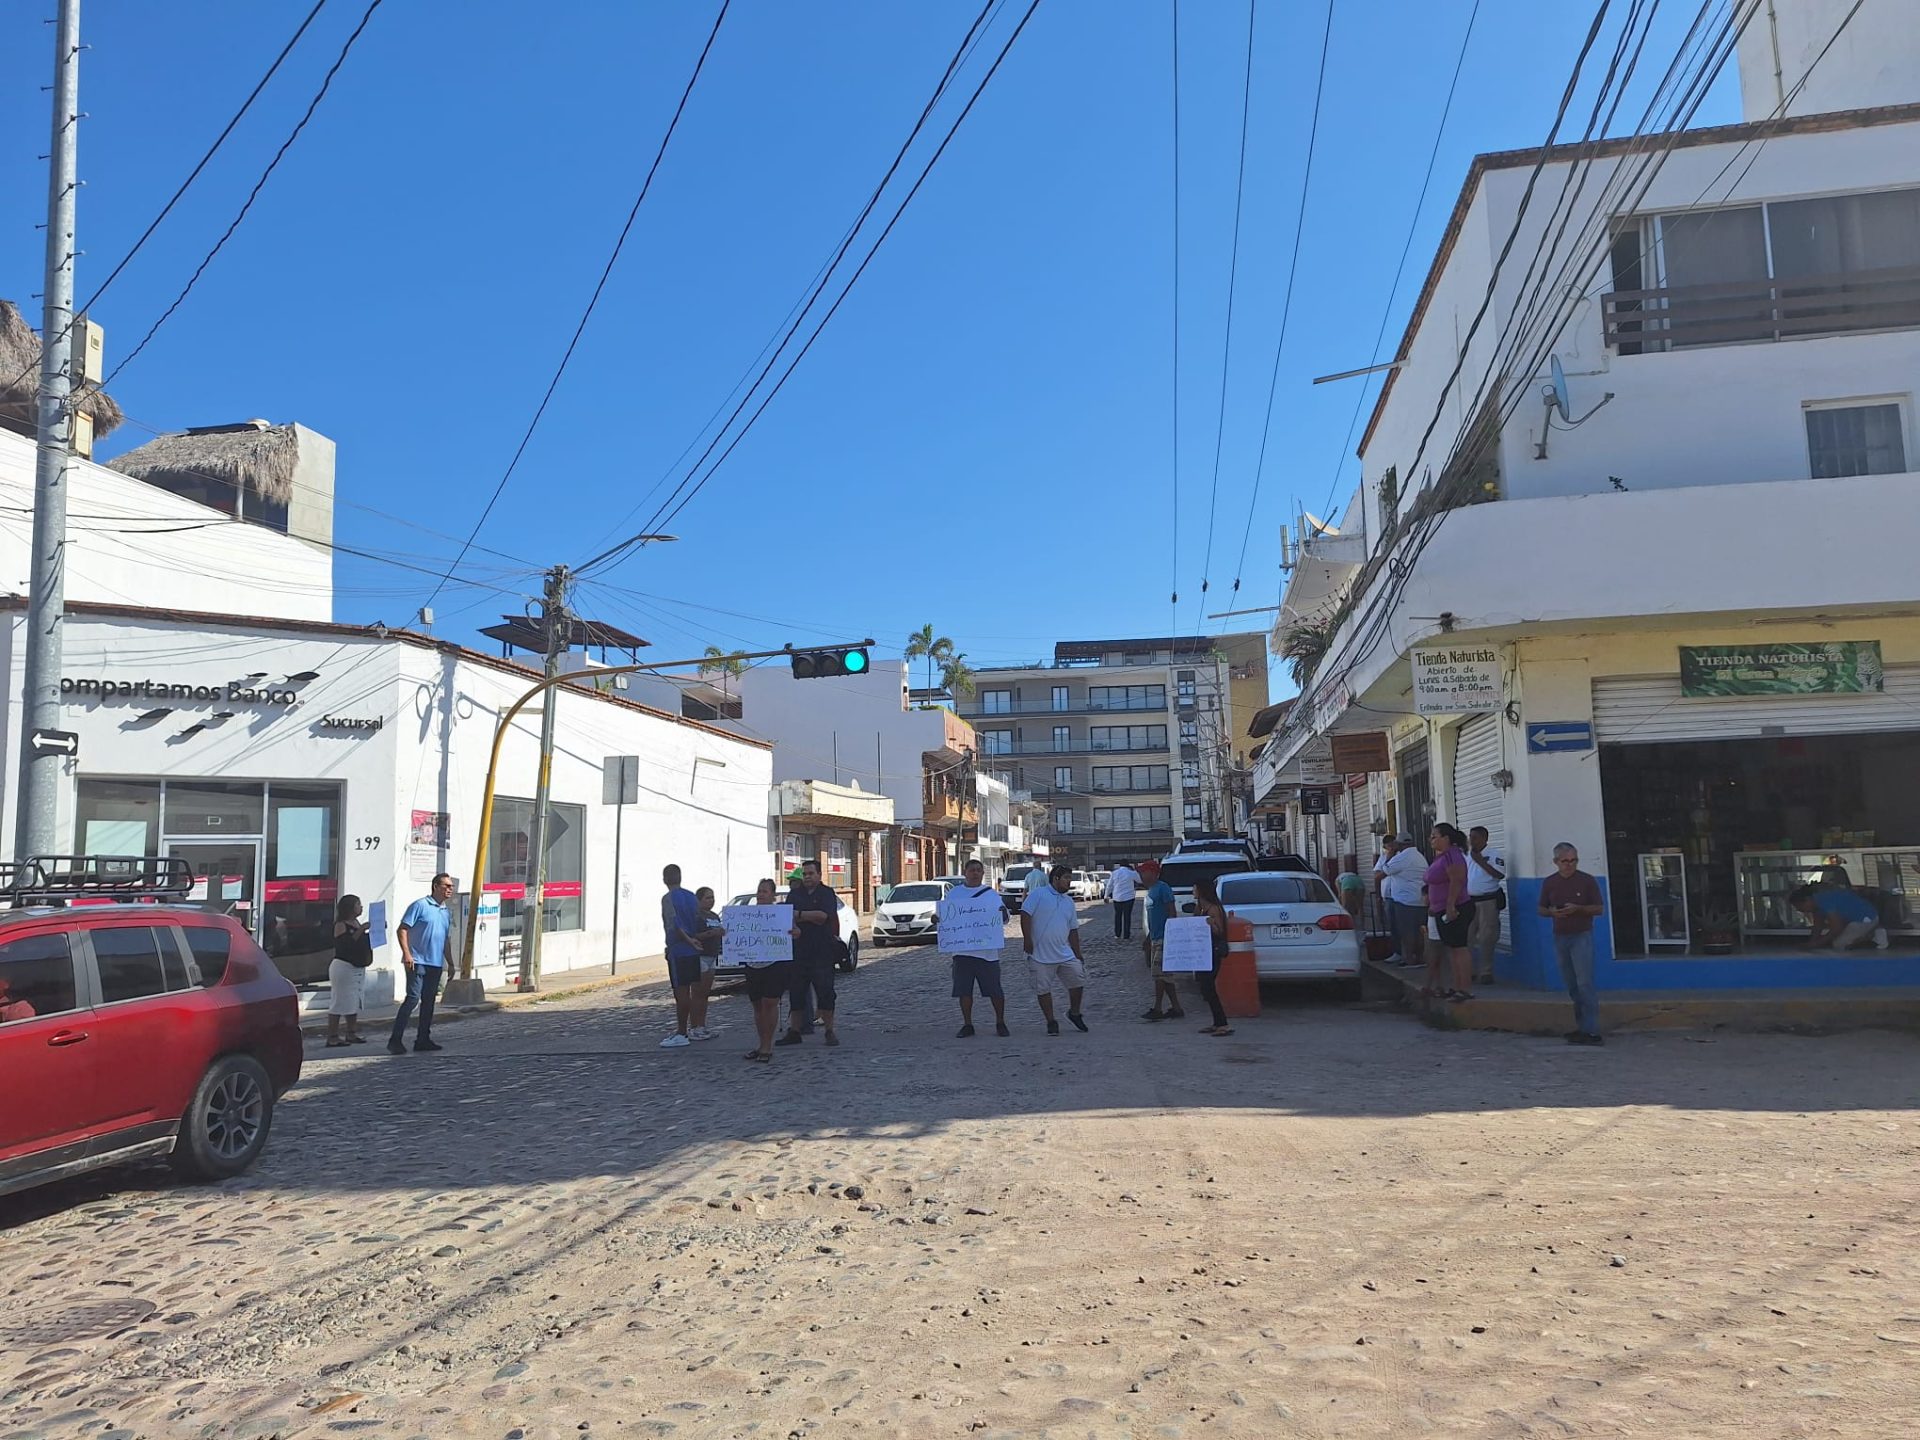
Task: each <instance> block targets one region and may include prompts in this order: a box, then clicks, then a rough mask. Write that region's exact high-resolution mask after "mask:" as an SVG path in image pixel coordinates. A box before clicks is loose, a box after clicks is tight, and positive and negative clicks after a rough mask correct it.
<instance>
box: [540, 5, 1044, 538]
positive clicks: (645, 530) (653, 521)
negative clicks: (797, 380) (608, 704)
mask: <svg viewBox="0 0 1920 1440" xmlns="http://www.w3.org/2000/svg"><path fill="white" fill-rule="evenodd" d="M1039 8H1040V0H1030V3H1029V4H1028V6H1027V8H1026V11H1025V13H1024V14H1022V15H1021V17H1020V22H1019V24H1017V25H1016V26H1014V28H1013V32H1012V34H1010V35H1009V36H1008V37H1007V39H1006V41H1005V42H1004V43H1003V44H1002V45H1001V47H1000V51H999V53H998V54H997V55H995V56H994V59H993V63H992V65H990V66H989V67H988V68H987V72H986V74H985V75H983V76H982V77H981V79H980V82H979V83H978V84H977V85H975V86H974V89H973V93H972V94H971V95H970V96H968V97H967V103H966V104H965V105H964V106H963V107H962V108H961V110H960V113H959V114H958V115H957V116H955V117H954V120H953V122H952V123H951V124H950V125H949V126H948V127H947V132H946V134H945V135H944V136H943V137H941V140H940V144H939V145H938V147H936V148H935V150H934V152H933V154H932V155H931V156H930V157H928V159H927V162H926V163H925V164H924V165H923V166H922V167H921V169H920V174H919V176H918V177H917V178H916V179H915V180H914V182H913V185H912V187H911V188H910V189H908V191H907V193H906V195H905V196H904V197H903V198H902V199H901V201H900V203H899V204H898V205H897V206H895V207H894V211H893V214H892V216H891V217H890V218H889V219H888V221H887V223H886V226H885V228H883V229H882V230H881V232H880V234H879V235H878V236H877V237H876V238H875V239H874V242H873V244H872V245H870V246H868V247H867V253H866V255H865V257H864V258H863V259H862V260H861V261H860V264H859V266H858V267H857V268H856V269H855V270H854V272H853V274H852V275H850V276H849V277H848V278H847V281H846V283H845V284H844V285H842V286H841V287H840V292H839V294H838V295H836V296H835V297H834V301H833V303H832V305H830V306H828V308H827V310H826V312H825V314H823V315H822V316H821V317H820V319H819V321H818V322H816V323H815V325H814V327H813V329H812V331H811V333H809V334H808V336H807V339H806V342H805V343H804V344H803V345H801V347H800V349H799V350H798V351H797V352H796V353H795V354H794V356H793V358H792V359H791V360H790V361H789V362H788V363H787V366H786V368H785V369H784V370H782V371H781V372H780V376H779V378H778V379H777V380H775V381H774V383H773V386H772V388H770V389H769V390H768V391H767V392H766V394H765V396H764V397H763V398H762V399H761V400H760V403H759V404H758V405H757V406H755V408H754V410H753V412H752V413H751V414H750V415H748V416H747V417H746V420H745V422H744V423H743V424H742V425H741V426H740V428H739V429H738V430H736V431H735V432H734V434H733V438H732V439H731V440H729V441H728V442H727V445H726V448H725V449H723V450H721V451H720V453H719V454H718V455H715V456H714V457H713V459H712V460H711V462H708V461H707V456H708V455H712V454H713V451H714V449H715V447H716V446H718V444H719V441H720V436H715V438H714V440H713V442H712V443H711V444H709V445H708V446H707V449H706V451H705V452H703V454H702V456H701V459H700V460H697V461H695V462H694V464H693V466H692V468H691V469H689V470H688V471H687V473H686V475H684V476H683V477H682V478H681V481H680V483H679V484H678V485H676V486H674V488H673V491H672V492H671V493H669V494H668V496H667V498H666V499H665V500H664V501H662V502H661V503H660V505H659V506H658V507H657V508H656V509H655V510H654V512H653V514H652V515H651V516H650V517H649V518H648V520H647V522H646V524H645V525H643V526H642V527H641V529H640V531H639V533H638V534H636V535H634V536H632V537H630V538H629V539H627V540H625V541H622V542H621V543H620V544H618V545H615V546H614V547H612V549H610V550H607V551H603V552H602V553H601V554H600V555H598V556H595V557H594V558H593V559H592V560H590V561H588V562H587V563H586V564H585V565H581V566H579V567H576V573H580V572H584V571H585V570H586V569H587V568H588V566H590V565H591V566H604V565H608V564H611V563H613V562H614V561H616V560H617V559H618V558H619V556H620V555H621V554H623V553H624V552H625V551H626V550H627V549H628V548H630V547H631V546H632V545H633V544H635V543H636V542H637V541H638V540H639V538H640V536H641V535H645V534H650V533H653V532H655V531H657V530H659V529H660V527H662V526H663V525H668V524H671V523H672V521H673V520H674V518H675V517H676V516H677V515H679V514H680V513H681V512H682V511H683V510H685V509H686V508H687V506H688V505H690V504H692V503H693V501H694V499H695V498H696V497H697V496H698V495H699V494H700V492H701V491H702V490H704V489H705V488H706V486H707V484H708V482H709V481H711V480H712V479H713V477H714V475H715V474H717V473H718V472H719V470H720V467H721V466H722V465H724V464H725V463H726V461H727V458H728V457H729V456H730V455H732V454H733V452H734V450H735V449H737V448H738V446H739V444H740V442H741V441H742V440H744V439H745V438H746V436H747V434H748V432H750V431H751V430H752V429H753V426H754V423H755V422H756V421H758V420H759V418H760V417H761V416H762V415H764V414H765V413H766V410H767V407H768V406H769V405H771V404H772V403H773V400H774V397H775V396H777V395H778V394H779V393H780V391H781V389H782V388H783V387H784V386H785V385H786V383H787V381H788V379H789V378H791V376H792V375H793V372H794V371H795V370H796V369H797V368H798V367H799V365H800V362H801V361H802V360H804V359H806V357H807V352H808V351H810V350H811V349H812V348H813V346H814V343H815V342H816V341H817V340H819V338H820V335H821V332H822V331H824V330H825V329H826V327H827V325H828V324H829V323H831V321H832V320H833V317H834V316H835V315H836V314H838V313H839V310H840V307H841V305H842V304H844V303H845V302H846V299H847V296H848V295H850V294H851V293H852V292H853V288H854V286H856V285H857V284H859V283H860V277H861V276H862V275H864V274H866V272H867V267H868V266H869V265H871V264H872V263H873V260H874V257H875V256H876V255H878V254H879V253H880V250H881V248H882V247H883V246H884V245H885V244H886V243H887V237H888V236H890V235H892V234H893V231H894V228H895V227H896V226H897V225H898V224H899V223H900V219H901V217H902V216H904V215H905V214H906V213H907V209H908V207H910V206H911V205H912V204H913V200H914V197H915V196H916V195H918V194H919V193H920V188H921V186H923V185H925V184H926V182H927V177H928V176H930V175H931V174H932V173H933V171H934V168H935V167H936V166H937V165H939V163H940V158H941V157H942V156H943V155H945V154H946V153H947V147H948V146H949V145H951V144H952V143H953V138H954V136H955V135H957V134H959V133H960V127H961V126H962V125H964V124H965V123H966V120H967V117H968V116H969V115H971V114H972V113H973V107H974V106H975V105H977V104H978V103H979V101H980V97H981V96H982V95H983V94H985V93H986V89H987V86H988V85H990V84H991V83H992V82H993V77H994V76H995V75H996V74H998V73H999V71H1000V67H1001V65H1002V64H1004V63H1005V61H1006V58H1007V56H1008V55H1009V54H1010V53H1011V52H1012V50H1013V47H1014V45H1015V44H1016V43H1017V42H1018V41H1019V39H1020V36H1021V34H1022V33H1023V32H1024V31H1025V30H1026V28H1027V23H1028V22H1029V21H1030V20H1032V19H1033V15H1034V12H1035V11H1036V10H1038V9H1039ZM751 398H752V395H751V392H750V393H749V395H748V396H747V398H746V400H743V401H742V403H741V406H740V407H737V408H736V411H735V413H736V414H738V413H739V410H740V409H744V408H745V405H746V403H747V401H748V400H751ZM729 423H731V422H729ZM721 434H722V435H724V434H725V430H724V428H723V429H722V432H721ZM703 463H705V464H706V473H705V474H704V475H701V476H700V478H699V480H698V481H694V475H695V474H696V473H698V471H699V470H700V467H701V465H702V464H703ZM690 482H691V484H692V488H691V489H688V488H687V486H688V485H689V483H690ZM682 491H684V492H685V493H684V494H683V493H682Z"/></svg>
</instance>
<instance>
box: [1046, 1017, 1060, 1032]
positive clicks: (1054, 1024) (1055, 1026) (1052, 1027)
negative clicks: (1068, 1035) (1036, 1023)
mask: <svg viewBox="0 0 1920 1440" xmlns="http://www.w3.org/2000/svg"><path fill="white" fill-rule="evenodd" d="M1059 1033H1060V1022H1059V1021H1058V1020H1049V1021H1047V1034H1049V1035H1058V1034H1059Z"/></svg>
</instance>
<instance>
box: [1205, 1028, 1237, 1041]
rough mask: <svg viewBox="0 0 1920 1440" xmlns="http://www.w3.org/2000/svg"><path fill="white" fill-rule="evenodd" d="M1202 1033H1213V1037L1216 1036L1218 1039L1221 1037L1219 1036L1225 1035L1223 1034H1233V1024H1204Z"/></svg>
mask: <svg viewBox="0 0 1920 1440" xmlns="http://www.w3.org/2000/svg"><path fill="white" fill-rule="evenodd" d="M1200 1033H1201V1034H1202V1035H1212V1036H1213V1037H1215V1038H1216V1039H1219V1038H1221V1037H1223V1036H1227V1035H1231V1034H1233V1026H1231V1025H1206V1026H1202V1027H1201V1030H1200Z"/></svg>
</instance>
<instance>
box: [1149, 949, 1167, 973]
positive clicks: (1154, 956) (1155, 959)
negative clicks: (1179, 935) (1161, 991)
mask: <svg viewBox="0 0 1920 1440" xmlns="http://www.w3.org/2000/svg"><path fill="white" fill-rule="evenodd" d="M1166 958H1167V942H1166V941H1164V940H1149V941H1148V942H1147V968H1148V969H1150V970H1151V971H1153V978H1154V979H1156V980H1164V979H1166V978H1167V972H1166V971H1165V970H1164V969H1163V968H1162V962H1163V961H1164V960H1165V959H1166Z"/></svg>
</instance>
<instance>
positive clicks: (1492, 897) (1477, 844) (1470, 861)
mask: <svg viewBox="0 0 1920 1440" xmlns="http://www.w3.org/2000/svg"><path fill="white" fill-rule="evenodd" d="M1506 883H1507V857H1506V856H1504V855H1502V854H1501V853H1500V852H1499V851H1498V850H1495V849H1493V848H1491V847H1490V846H1489V845H1488V844H1487V827H1486V826H1484V825H1476V826H1474V827H1473V829H1471V830H1469V831H1468V832H1467V899H1468V901H1470V902H1471V903H1472V905H1473V923H1472V925H1471V927H1470V928H1469V929H1468V931H1467V948H1468V950H1469V951H1471V952H1472V954H1473V978H1474V980H1475V981H1476V982H1478V983H1479V984H1482V985H1491V984H1492V983H1493V952H1494V950H1495V949H1496V948H1498V946H1499V944H1500V910H1501V904H1502V901H1503V900H1504V899H1505V896H1504V895H1503V894H1502V893H1501V886H1503V885H1505V884H1506Z"/></svg>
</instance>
